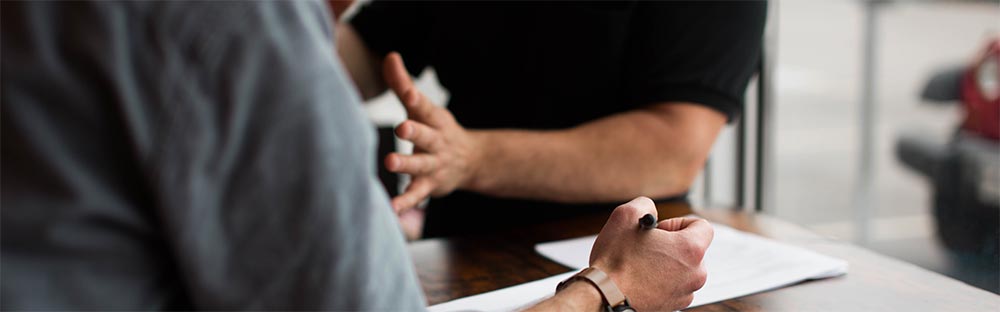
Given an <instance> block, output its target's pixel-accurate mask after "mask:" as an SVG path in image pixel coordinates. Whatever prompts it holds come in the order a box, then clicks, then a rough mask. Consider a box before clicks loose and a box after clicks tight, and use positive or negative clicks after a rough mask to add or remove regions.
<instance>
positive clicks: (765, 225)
mask: <svg viewBox="0 0 1000 312" xmlns="http://www.w3.org/2000/svg"><path fill="white" fill-rule="evenodd" d="M657 210H658V211H659V215H660V218H661V219H665V218H667V217H672V216H681V215H685V214H689V213H691V209H690V207H688V206H687V205H684V204H661V205H659V206H657ZM697 213H698V214H699V215H702V216H704V217H705V218H706V219H709V220H711V221H714V222H718V223H722V224H726V225H729V226H732V227H734V228H737V229H740V230H744V231H748V232H753V233H757V234H759V235H762V236H765V237H770V238H773V239H776V240H779V241H782V242H785V243H788V244H792V245H798V246H802V247H805V248H808V249H811V250H815V251H817V252H820V253H823V254H827V255H830V256H834V257H838V258H841V259H845V260H847V261H848V263H849V264H850V269H849V273H848V274H847V275H845V276H842V277H837V278H831V279H825V280H819V281H810V282H804V283H800V284H798V285H794V286H790V287H786V288H782V289H778V290H773V291H769V292H763V293H758V294H753V295H749V296H745V297H741V298H736V299H731V300H727V301H724V302H719V303H715V304H710V305H705V306H701V307H697V308H693V309H690V310H691V311H830V310H855V311H910V310H918V311H993V312H996V311H1000V296H997V295H994V294H993V293H990V292H986V291H983V290H980V289H978V288H975V287H972V286H969V285H966V284H964V283H962V282H959V281H957V280H954V279H951V278H948V277H946V276H943V275H940V274H937V273H934V272H931V271H928V270H925V269H922V268H919V267H917V266H914V265H912V264H909V263H906V262H902V261H899V260H895V259H891V258H888V257H885V256H882V255H878V254H876V253H874V252H870V251H867V250H865V249H862V248H859V247H855V246H852V245H850V244H847V243H844V242H840V241H835V240H831V239H827V238H823V237H821V236H818V235H816V234H813V233H811V232H809V231H807V230H805V229H803V228H801V227H799V226H796V225H794V224H791V223H788V222H784V221H780V220H777V219H775V218H773V217H768V216H765V215H753V214H746V213H738V212H732V211H717V210H705V211H698V212H697ZM607 217H608V216H607V214H596V215H590V216H585V217H580V218H574V219H570V220H566V221H564V222H559V223H553V224H546V225H541V226H533V227H527V228H523V229H518V230H514V231H510V232H507V233H499V234H496V235H486V236H470V237H461V238H449V239H429V240H422V241H417V242H413V243H410V244H409V246H408V248H409V251H410V255H411V256H412V257H413V260H414V262H415V265H416V269H417V274H418V275H419V278H420V284H421V286H423V289H424V293H425V294H426V295H427V299H428V301H429V303H430V304H437V303H441V302H445V301H449V300H453V299H457V298H461V297H465V296H470V295H475V294H479V293H483V292H487V291H491V290H495V289H500V288H504V287H508V286H513V285H517V284H520V283H525V282H530V281H534V280H537V279H541V278H544V277H548V276H552V275H555V274H559V273H564V272H568V271H570V269H569V268H567V267H564V266H562V265H560V264H557V263H555V262H552V261H550V260H548V259H546V258H544V257H542V256H541V255H539V254H538V253H536V252H535V250H534V246H535V244H537V243H540V242H547V241H552V240H560V239H566V238H573V237H579V236H585V235H592V234H595V233H597V232H599V231H600V229H601V227H602V226H603V225H604V221H605V220H606V219H607Z"/></svg>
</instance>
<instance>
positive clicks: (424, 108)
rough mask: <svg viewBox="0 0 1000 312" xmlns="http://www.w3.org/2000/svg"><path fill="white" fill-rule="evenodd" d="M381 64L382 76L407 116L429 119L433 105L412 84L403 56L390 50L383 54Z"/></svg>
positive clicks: (423, 119) (422, 119)
mask: <svg viewBox="0 0 1000 312" xmlns="http://www.w3.org/2000/svg"><path fill="white" fill-rule="evenodd" d="M382 64H383V65H382V76H383V77H384V78H385V82H386V84H388V85H389V88H390V89H392V91H393V93H395V94H396V97H398V98H399V101H400V102H402V103H403V108H405V109H406V114H407V116H409V117H410V118H411V119H417V120H421V121H426V120H428V119H430V118H431V117H432V113H433V111H434V108H435V106H434V104H432V103H431V102H430V100H428V99H427V97H425V96H424V95H423V94H422V93H420V91H419V90H417V88H416V87H415V86H414V84H413V79H411V78H410V73H409V72H407V71H406V65H405V64H404V63H403V57H402V56H400V55H399V53H396V52H392V53H389V54H388V55H386V56H385V61H384V62H383V63H382Z"/></svg>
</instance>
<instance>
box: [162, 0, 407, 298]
mask: <svg viewBox="0 0 1000 312" xmlns="http://www.w3.org/2000/svg"><path fill="white" fill-rule="evenodd" d="M184 5H191V6H197V8H195V9H192V10H188V12H189V14H188V16H181V17H180V19H179V20H178V21H177V23H175V24H171V25H168V26H169V27H166V28H168V30H167V32H169V33H171V35H168V37H171V38H182V39H180V40H165V41H164V42H163V45H164V46H165V47H168V48H167V49H164V51H182V54H181V55H179V56H178V57H179V58H180V59H181V60H180V61H176V60H174V59H173V58H171V57H169V56H168V57H167V58H166V59H167V60H166V61H165V62H167V63H171V64H174V65H173V66H170V65H168V66H165V68H166V69H165V70H164V72H163V73H162V75H164V76H168V77H172V78H174V79H171V80H170V81H173V82H174V84H172V85H170V86H165V88H168V89H169V90H170V92H167V96H166V97H165V98H164V99H161V103H160V105H159V107H160V109H162V110H163V113H162V114H159V115H160V116H161V118H162V119H161V122H162V126H163V127H162V128H161V129H162V132H161V133H160V134H159V135H157V136H156V138H155V141H154V142H155V144H153V149H154V150H153V152H152V153H151V155H150V159H149V162H148V165H147V170H148V171H149V172H151V173H152V175H153V176H154V179H153V180H154V181H155V183H154V191H155V192H154V193H155V194H159V195H158V197H159V198H158V199H157V206H158V207H156V211H157V214H158V218H159V219H160V220H161V221H162V227H163V232H165V233H166V235H165V236H166V239H167V240H168V245H170V246H171V248H172V252H171V253H172V254H173V256H174V257H175V259H176V262H177V263H178V266H179V272H180V276H179V277H178V279H179V280H180V281H181V283H182V284H183V285H184V288H185V289H186V290H187V292H188V294H187V295H188V297H189V298H190V301H191V302H192V303H193V304H194V307H192V308H196V309H208V310H340V311H357V310H379V311H412V310H423V309H424V305H425V300H424V298H423V295H422V293H421V290H420V288H419V285H418V284H417V279H416V274H415V273H414V270H413V267H412V262H411V261H410V259H409V256H408V253H407V251H406V248H405V243H404V241H403V235H402V233H401V231H400V230H399V227H398V223H397V222H396V219H395V216H394V214H392V213H391V211H392V210H391V208H390V206H389V202H388V197H387V195H386V194H385V191H384V190H383V189H382V188H381V186H380V185H379V184H378V182H377V180H376V177H375V173H376V171H375V170H376V167H375V155H374V148H375V146H374V143H375V137H374V131H373V129H372V128H371V125H370V124H368V122H367V119H366V118H365V115H364V114H363V112H362V111H361V107H360V105H361V104H360V99H359V97H358V95H356V94H354V93H353V88H351V87H350V85H349V80H347V78H346V76H345V74H344V73H343V71H342V68H341V64H340V63H339V61H338V59H337V58H336V57H335V55H334V51H335V50H334V47H333V44H332V43H331V42H330V41H331V40H330V39H331V36H330V35H331V31H330V29H329V28H328V27H329V24H328V19H329V16H328V15H327V14H326V12H325V8H324V7H323V6H322V4H319V3H312V2H308V3H307V2H300V1H287V2H285V1H275V2H240V3H230V2H226V3H221V2H220V3H215V2H212V3H184ZM192 12H193V13H192ZM190 15H194V16H190ZM188 34H190V37H188ZM176 41H181V42H187V44H185V45H184V46H181V47H174V46H171V45H172V44H174V43H173V42H176ZM173 48H176V49H173Z"/></svg>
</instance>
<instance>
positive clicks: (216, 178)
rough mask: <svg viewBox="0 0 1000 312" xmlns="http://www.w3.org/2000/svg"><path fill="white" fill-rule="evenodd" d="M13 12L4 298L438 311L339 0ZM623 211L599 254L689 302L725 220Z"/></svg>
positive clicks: (14, 6) (85, 5)
mask: <svg viewBox="0 0 1000 312" xmlns="http://www.w3.org/2000/svg"><path fill="white" fill-rule="evenodd" d="M0 9H2V10H0V11H2V24H0V29H2V31H3V35H2V51H0V52H2V54H0V55H2V64H0V67H2V73H0V75H2V93H0V99H2V117H0V118H2V144H3V145H2V151H3V155H2V167H3V170H2V179H0V181H2V209H0V220H2V228H0V229H2V254H0V267H2V272H0V275H2V279H0V281H2V283H0V286H2V289H0V290H2V291H0V309H3V310H11V309H17V310H20V309H44V310H89V309H100V310H140V309H142V310H147V309H185V310H187V309H212V310H234V309H253V310H262V309H282V310H288V309H310V310H318V309H322V310H382V311H387V310H391V311H400V310H422V309H423V308H424V304H425V300H424V298H423V295H422V293H421V291H420V288H419V286H418V284H417V281H416V276H415V274H414V271H413V268H412V262H411V261H410V259H409V257H408V255H407V253H406V249H405V248H404V242H403V236H402V234H401V232H400V230H399V228H398V223H397V222H396V221H395V216H394V215H393V213H392V210H391V208H390V206H389V200H388V198H387V195H386V194H385V192H384V190H382V188H381V187H380V186H379V184H378V183H377V181H376V174H375V173H376V168H375V160H376V158H375V155H374V143H375V137H374V131H373V129H372V126H371V125H370V124H369V123H367V121H366V118H365V116H364V114H363V113H362V111H361V107H360V99H359V97H358V95H357V94H356V93H355V91H354V90H352V88H351V86H350V81H349V80H348V78H347V76H346V75H345V74H344V73H343V70H342V68H341V64H340V61H339V60H338V59H337V58H336V56H335V54H334V47H333V44H332V41H331V38H332V30H331V28H330V27H331V26H330V22H329V21H330V17H329V15H328V14H327V10H326V8H325V7H324V5H323V4H321V3H316V2H299V1H289V2H238V3H233V2H126V3H115V2H96V3H90V2H72V3H50V2H25V3H20V2H3V3H2V8H0ZM623 207H625V208H624V209H619V210H618V211H616V212H615V213H616V214H615V215H617V217H615V215H613V216H612V221H610V222H609V225H608V226H607V227H606V228H605V232H607V233H605V232H602V234H601V239H599V245H600V242H601V241H602V240H603V241H607V242H619V243H617V244H614V245H610V244H605V245H601V246H595V256H594V263H593V264H594V266H595V267H599V268H601V269H603V270H604V271H606V272H607V273H608V275H610V276H611V277H612V278H613V279H614V280H615V281H616V282H618V283H620V286H621V288H622V290H623V291H625V293H626V295H630V297H629V298H630V299H634V303H635V304H636V306H639V307H643V306H644V307H648V308H656V309H659V308H677V307H682V306H686V303H684V302H685V300H687V302H690V298H689V297H690V294H691V292H693V291H694V289H697V288H698V287H700V286H701V284H702V283H704V271H703V268H701V265H700V263H701V256H702V255H703V253H704V249H705V248H707V245H708V242H710V241H711V229H710V227H708V225H707V223H706V222H704V221H696V220H680V221H677V222H666V223H664V224H665V225H664V224H661V226H660V227H661V229H662V230H663V231H643V232H640V231H636V230H634V229H633V226H634V225H635V223H634V222H635V221H634V220H636V218H637V216H638V215H641V214H640V213H646V212H650V211H652V213H655V210H653V208H652V203H651V202H649V201H648V199H639V200H636V201H633V203H630V204H627V205H624V206H623ZM667 223H669V224H667ZM661 232H662V233H661ZM668 235H669V236H668ZM652 240H660V241H662V244H649V242H650V241H652ZM640 241H645V242H646V243H644V244H646V245H641V244H640ZM621 242H626V243H621ZM650 246H653V247H650ZM677 246H681V247H677ZM676 248H687V250H680V252H678V253H677V254H678V255H679V256H677V255H670V256H663V255H664V254H667V253H668V251H671V250H674V251H677V249H676ZM667 257H671V259H667ZM674 258H676V259H674ZM678 259H679V260H682V261H674V260H678ZM655 263H663V264H662V265H657V266H655V269H652V268H654V266H653V264H655ZM643 268H646V269H643ZM640 288H645V289H650V291H653V292H656V293H653V292H650V293H649V294H646V293H642V292H640V291H638V289H640ZM631 290H636V291H631ZM647 292H648V291H647ZM661 293H662V294H670V295H667V296H664V295H661ZM633 294H634V295H633ZM600 298H601V297H600V296H599V295H598V293H597V291H596V290H595V289H594V288H593V287H587V286H586V285H585V284H584V283H572V285H571V286H570V287H568V288H567V290H566V291H562V292H560V295H557V296H556V297H555V298H553V299H552V300H550V301H547V303H548V304H550V305H549V307H562V308H564V309H573V308H579V307H581V306H572V305H566V304H562V303H565V302H560V301H557V300H569V301H567V302H571V303H574V304H578V305H581V304H586V306H583V307H587V308H588V309H590V308H593V307H597V306H596V305H595V304H596V303H599V302H600ZM654 298H656V299H654ZM539 307H540V308H545V307H546V305H544V304H543V305H541V306H539Z"/></svg>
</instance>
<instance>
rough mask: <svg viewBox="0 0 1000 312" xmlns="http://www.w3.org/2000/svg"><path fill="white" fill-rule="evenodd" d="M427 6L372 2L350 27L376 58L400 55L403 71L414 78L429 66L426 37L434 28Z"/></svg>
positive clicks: (357, 15)
mask: <svg viewBox="0 0 1000 312" xmlns="http://www.w3.org/2000/svg"><path fill="white" fill-rule="evenodd" d="M430 6H431V5H430V4H428V3H423V2H420V1H379V0H376V1H371V2H368V3H365V4H364V5H363V6H362V7H361V8H360V9H359V10H358V13H357V14H356V15H355V16H354V17H352V18H351V20H350V23H351V26H353V27H354V29H355V30H357V32H358V35H359V36H360V37H361V40H362V41H364V43H365V45H367V46H368V48H369V49H370V50H371V51H372V52H374V53H375V54H377V55H379V56H384V55H386V54H389V52H393V51H395V52H399V54H400V55H402V56H403V59H404V60H406V62H405V63H406V70H407V71H408V72H410V75H413V76H417V75H420V72H422V71H423V70H424V68H425V67H427V66H429V65H430V60H429V55H430V54H429V53H428V50H427V49H429V46H428V42H429V41H428V39H429V38H428V37H429V35H430V30H431V28H432V27H434V25H433V24H434V20H433V19H432V18H431V16H430V14H428V10H431V9H432V8H430Z"/></svg>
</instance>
